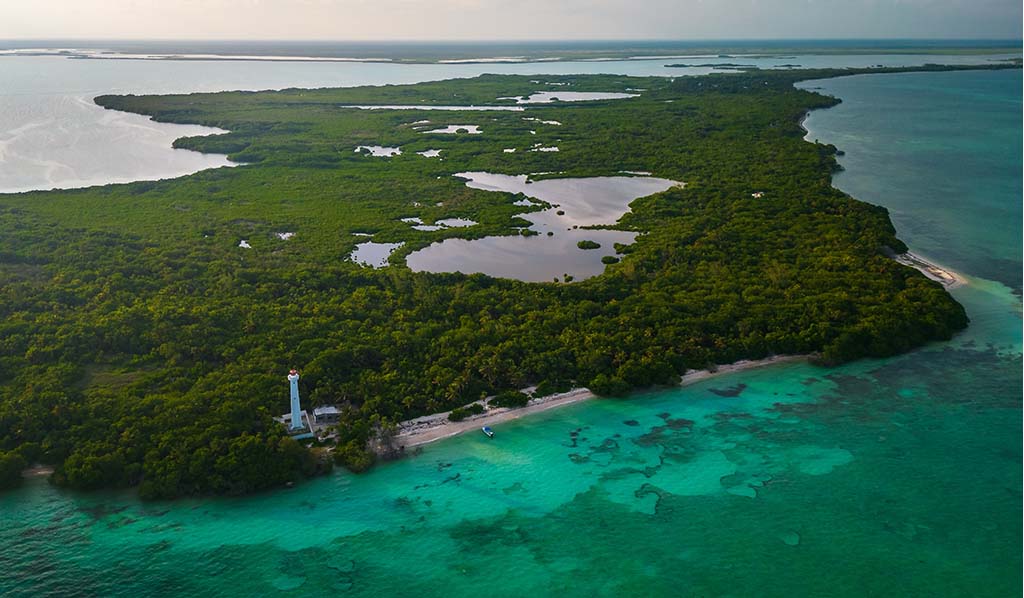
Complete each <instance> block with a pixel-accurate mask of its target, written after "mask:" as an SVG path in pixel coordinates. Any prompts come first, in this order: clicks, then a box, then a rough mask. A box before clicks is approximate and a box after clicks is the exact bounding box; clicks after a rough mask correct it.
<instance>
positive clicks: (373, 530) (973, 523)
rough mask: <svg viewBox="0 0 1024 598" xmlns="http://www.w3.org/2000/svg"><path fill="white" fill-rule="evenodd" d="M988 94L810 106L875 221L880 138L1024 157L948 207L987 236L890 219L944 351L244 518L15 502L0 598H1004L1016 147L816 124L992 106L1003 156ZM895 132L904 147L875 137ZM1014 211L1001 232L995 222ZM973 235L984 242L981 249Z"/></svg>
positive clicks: (413, 469) (36, 489) (396, 474)
mask: <svg viewBox="0 0 1024 598" xmlns="http://www.w3.org/2000/svg"><path fill="white" fill-rule="evenodd" d="M979 75H984V77H988V76H991V75H992V74H988V73H985V74H979ZM1004 75H1005V76H1004V77H1003V78H1002V79H999V80H993V81H989V82H988V83H991V85H992V86H993V87H985V86H984V85H982V86H981V87H979V86H978V85H981V83H979V82H978V81H977V79H975V78H972V77H959V78H953V79H949V78H947V77H948V76H947V75H946V74H936V75H929V76H930V77H933V78H932V79H930V80H925V79H927V77H924V78H922V77H921V76H918V75H900V76H898V77H897V78H896V79H895V80H894V81H893V82H892V83H887V84H885V85H882V84H876V83H875V82H872V80H871V79H870V78H850V79H843V80H833V81H824V82H814V83H813V84H812V85H814V86H822V87H826V88H830V86H831V85H832V84H833V83H836V84H838V85H844V86H847V87H846V88H845V89H844V91H842V92H840V95H841V96H842V97H843V98H844V100H846V101H845V102H844V103H843V104H842V105H841V106H839V107H837V108H833V109H831V110H829V111H823V112H819V113H815V115H813V116H812V117H811V119H810V123H809V127H810V128H811V130H812V134H813V135H816V136H817V137H819V138H820V139H821V140H822V141H828V142H833V143H836V144H837V145H838V146H839V147H840V148H842V149H844V150H846V155H845V156H843V157H842V162H843V164H844V165H845V166H846V168H847V170H846V172H845V173H844V174H843V175H841V176H840V177H838V178H837V184H838V185H839V186H840V187H841V188H843V189H844V190H846V191H849V192H851V193H853V194H854V195H857V196H860V197H863V198H864V199H868V200H870V201H875V202H877V203H882V204H883V205H890V204H889V203H887V201H888V199H889V198H892V197H895V195H893V194H889V193H881V194H879V195H878V196H877V197H875V196H868V195H867V194H862V192H861V191H856V190H855V188H856V187H858V186H860V188H861V189H868V188H871V187H874V188H877V189H883V190H888V189H895V188H898V187H899V185H900V184H901V183H900V182H899V181H897V180H895V179H887V178H886V177H892V176H895V175H893V174H892V172H893V169H890V168H886V167H885V166H886V165H885V164H881V163H875V162H872V160H871V159H870V156H878V157H877V159H878V160H882V161H886V160H891V159H892V158H891V156H888V155H887V154H885V153H874V152H873V151H867V153H866V154H865V153H862V152H861V150H860V149H858V148H866V149H867V150H873V148H874V145H873V144H872V143H871V140H872V139H874V140H878V139H882V138H884V136H885V135H890V134H894V135H897V136H898V137H899V139H901V140H903V141H904V142H908V140H913V139H917V143H919V144H921V145H922V146H926V147H930V146H933V145H935V144H948V143H950V142H949V140H948V139H942V140H938V139H931V136H932V135H946V134H947V133H948V132H949V131H955V134H956V135H958V136H960V137H961V139H962V140H963V144H962V146H960V147H961V151H962V154H963V158H962V159H961V160H959V161H958V164H959V165H960V166H959V168H960V172H961V173H963V176H965V177H973V176H974V174H973V171H972V170H971V169H970V166H971V165H973V164H987V163H988V161H987V160H985V159H982V158H978V157H977V155H976V153H977V152H979V151H982V152H983V153H988V152H989V151H990V148H991V147H992V146H993V145H998V146H999V147H1001V148H1003V149H1004V150H1005V151H1006V152H1011V151H1017V152H1018V154H1017V156H1018V158H1017V165H1016V166H1017V168H1016V170H1015V171H1013V172H1010V171H1005V176H1006V177H1008V178H1009V177H1015V178H1014V180H1006V181H1002V182H1001V183H997V182H992V183H991V185H990V187H989V188H990V189H991V193H985V194H982V195H983V196H982V195H975V194H973V193H967V194H963V195H960V196H959V201H960V202H962V203H963V206H962V208H963V210H964V212H965V213H966V212H967V211H970V212H971V214H972V215H971V217H970V218H978V219H980V220H979V222H981V223H982V224H978V225H977V226H978V227H979V228H975V225H973V224H969V222H970V219H969V218H968V217H967V216H965V217H964V218H961V219H956V218H951V219H950V218H938V217H937V218H932V219H929V218H924V217H922V218H921V219H920V220H919V221H915V222H919V224H917V225H915V226H911V227H906V226H904V221H910V220H913V219H914V218H916V216H915V214H921V215H927V214H929V213H935V212H936V209H937V208H936V207H935V204H936V202H935V201H933V200H932V199H931V198H935V197H938V196H941V195H942V194H943V193H944V191H943V189H944V185H945V182H944V181H946V180H947V178H948V177H947V176H946V174H945V173H941V174H940V173H934V176H923V177H921V178H920V179H919V183H918V184H919V185H920V186H921V188H919V189H918V191H919V192H920V193H919V194H918V195H917V197H918V200H917V201H918V203H915V202H914V201H912V198H911V196H910V195H907V196H906V197H904V198H903V202H902V203H893V204H891V207H893V210H894V216H898V215H899V214H901V213H902V214H905V216H904V217H903V218H904V220H900V219H899V217H897V226H898V228H899V229H900V234H901V237H902V238H903V239H904V240H906V241H907V242H908V244H909V245H910V246H911V247H912V248H913V249H918V250H920V251H921V252H922V253H924V254H925V255H928V256H930V257H933V258H935V259H939V258H940V256H946V255H947V254H942V253H940V250H943V249H944V248H945V249H949V253H948V255H949V256H953V255H954V254H955V255H956V256H959V258H961V261H958V262H954V261H953V260H952V259H950V260H949V262H950V265H953V266H955V267H957V268H959V269H960V270H961V271H962V272H964V273H965V274H967V275H969V276H970V277H971V284H970V285H968V286H966V287H962V288H960V289H957V290H956V291H954V294H955V296H956V297H957V299H958V300H960V301H961V302H962V303H963V304H964V305H965V306H966V308H967V310H968V313H969V315H970V316H971V318H972V324H971V327H970V328H969V329H968V330H967V331H966V332H965V333H963V334H962V335H960V336H958V337H957V338H956V339H955V340H954V341H952V342H950V343H944V344H937V345H932V346H929V347H926V348H924V349H922V350H920V351H916V352H914V353H911V354H908V355H904V356H901V357H898V358H894V359H887V360H870V361H860V362H856V363H853V364H849V365H846V366H844V367H840V368H818V367H814V366H811V365H808V364H799V363H797V364H787V365H780V366H775V367H770V368H765V369H761V370H752V371H748V372H744V373H739V374H729V375H723V376H720V377H716V378H713V379H710V380H706V381H704V382H702V383H699V384H695V385H692V386H687V387H684V388H677V389H670V390H662V391H658V392H649V393H643V394H637V395H635V396H631V397H628V398H622V399H599V400H594V401H589V402H585V403H580V404H575V405H572V406H568V407H565V408H562V409H558V410H554V411H550V412H547V413H544V414H541V415H539V416H537V417H531V418H528V419H527V420H520V421H515V422H511V423H507V424H502V425H500V426H497V430H496V431H497V436H496V438H494V439H493V440H488V439H487V438H485V437H484V436H483V435H482V434H469V435H466V436H463V437H459V438H454V439H451V440H448V441H444V442H439V443H437V444H435V445H431V446H428V447H427V448H426V449H425V450H423V452H422V453H421V454H419V455H418V456H415V457H412V458H408V459H405V460H402V461H399V462H395V463H391V464H388V465H385V466H382V467H378V468H376V469H375V470H373V471H371V472H370V473H368V474H365V475H362V476H352V475H349V474H345V473H337V474H335V475H332V476H330V477H327V478H322V479H318V480H314V481H312V482H309V483H306V484H303V485H301V486H299V487H296V488H294V489H290V490H281V491H277V492H272V493H267V494H263V495H259V496H252V497H246V498H238V499H216V500H188V501H177V502H171V503H143V502H140V501H138V500H137V499H135V498H134V496H133V495H132V494H130V493H118V494H113V493H106V494H79V493H68V492H64V491H61V490H57V489H55V488H52V487H51V486H49V485H48V484H47V483H46V482H45V481H42V480H38V479H37V480H33V481H31V482H29V483H28V484H26V486H25V487H24V488H22V489H20V490H18V491H15V492H12V493H7V494H2V495H0V513H2V518H0V546H2V547H3V550H2V551H0V571H2V572H3V574H2V575H0V595H5V596H29V595H31V596H45V595H61V596H66V595H72V596H74V595H80V596H170V595H181V594H191V595H195V596H276V595H282V596H283V595H288V596H313V595H324V594H329V595H354V596H381V595H392V596H478V595H481V594H483V595H487V596H522V595H526V594H532V595H535V596H547V595H559V596H750V595H759V596H865V595H876V596H1016V595H1020V590H1021V587H1020V586H1021V577H1020V562H1021V517H1020V513H1021V484H1022V479H1021V443H1020V439H1021V426H1022V420H1021V386H1022V375H1021V367H1022V359H1021V303H1020V297H1019V296H1018V295H1017V294H1015V293H1014V292H1013V291H1012V290H1011V288H1010V287H1013V286H1014V285H1013V278H1012V276H1013V275H1014V274H1013V270H1014V269H1016V270H1017V275H1018V276H1019V264H1020V247H1019V242H1018V244H1017V245H1016V246H1014V245H1013V242H1012V239H1013V236H1014V235H1017V238H1018V239H1019V235H1020V230H1019V224H1020V218H1019V210H1020V204H1019V202H1020V195H1019V193H1018V192H1014V191H1013V189H1015V187H1014V185H1016V188H1018V189H1019V186H1020V180H1019V177H1020V169H1019V166H1020V164H1019V144H1017V143H1016V142H1014V143H1013V144H1011V143H1010V142H1009V141H1007V138H1006V137H1004V136H1003V134H1002V133H1003V131H1002V129H999V130H994V129H993V128H986V127H974V128H970V129H969V130H966V131H965V130H961V128H960V126H959V125H958V124H957V121H956V119H953V120H950V119H949V118H948V117H941V116H939V117H938V118H939V120H942V121H944V123H945V125H944V126H939V125H941V124H942V123H936V122H933V121H932V120H930V119H932V118H937V117H936V114H939V115H941V114H942V113H941V111H939V112H936V111H932V110H930V109H928V106H927V104H928V102H929V99H930V98H933V97H939V96H935V95H933V94H930V93H927V92H926V91H921V92H920V93H918V95H917V100H916V101H917V102H918V104H924V105H925V106H924V107H923V108H920V109H919V110H915V111H911V112H910V113H909V114H908V115H907V117H906V120H900V121H895V122H888V121H886V118H885V117H883V116H879V117H878V118H877V119H874V120H872V119H862V120H857V121H856V122H857V123H858V124H857V127H858V129H857V134H858V135H859V136H863V137H864V138H865V139H866V140H868V141H865V142H864V143H863V144H860V145H858V144H856V143H847V142H846V141H844V140H841V139H839V138H838V137H832V134H831V133H828V134H826V133H825V130H826V123H827V121H828V119H829V118H837V119H842V118H846V115H845V114H844V112H843V111H849V110H854V111H857V110H862V111H870V110H871V108H870V105H868V104H862V103H861V102H859V101H857V100H856V99H855V98H854V96H855V94H856V93H858V92H859V90H860V88H859V87H858V85H857V83H856V82H857V81H866V83H865V85H867V86H868V88H869V89H871V94H872V96H871V97H873V98H875V99H874V100H872V101H882V102H887V101H889V96H888V95H887V94H888V93H889V91H887V88H888V87H895V90H890V91H892V93H896V94H901V93H902V91H901V86H902V85H904V84H908V85H909V84H910V83H906V81H912V82H913V84H914V85H915V86H918V88H919V89H923V90H927V89H929V88H933V89H937V90H938V89H942V90H946V91H947V92H950V93H965V94H967V95H970V94H978V95H979V96H987V95H989V94H990V93H995V92H993V91H992V90H993V89H995V90H997V91H998V93H1000V94H1002V93H1006V94H1008V95H1009V97H1011V98H1015V100H1014V101H1009V102H1006V103H1000V102H994V103H992V104H991V105H988V106H989V107H988V108H987V114H986V119H988V120H999V119H1006V120H1005V121H1003V120H999V122H1006V123H1009V124H1008V125H1006V126H1009V127H1011V128H1014V127H1015V129H1014V131H1012V132H1013V134H1014V135H1016V137H1015V138H1017V139H1019V136H1020V126H1021V123H1020V87H1021V86H1020V75H1019V73H1006V74H1004ZM900 77H906V78H907V79H905V80H904V79H900ZM984 77H980V78H981V79H984ZM901 81H903V82H902V83H901ZM951 87H953V88H958V89H959V88H962V89H959V91H957V89H952V90H951ZM1014 90H1015V91H1014ZM944 93H945V92H944ZM1014 94H1015V95H1014ZM940 95H941V94H940ZM1010 112H1012V113H1013V114H1012V115H1010V114H1009V113H1010ZM1010 116H1012V118H1010ZM962 118H963V119H973V118H974V117H973V116H970V115H962ZM917 119H926V120H929V122H927V123H922V122H918V120H917ZM901 124H902V125H906V126H907V127H909V128H910V129H913V130H909V129H908V130H904V131H903V132H902V133H899V134H896V133H892V132H891V131H886V132H884V134H883V132H881V129H882V128H885V129H891V128H892V127H894V126H897V125H901ZM835 130H838V129H835ZM1010 137H1013V135H1011V136H1010ZM950 151H952V150H950ZM996 153H998V152H996ZM928 163H929V164H931V163H934V164H942V163H940V162H928ZM922 167H923V166H922ZM1000 172H1002V171H1000ZM986 185H989V183H986ZM1011 192H1014V193H1017V194H1016V195H1009V193H1011ZM1013 202H1016V210H1018V212H1017V214H1018V216H1017V217H1016V218H1011V217H1008V216H1006V214H1005V213H1004V211H1001V210H1002V208H1001V206H1002V207H1007V206H1009V204H1011V203H1013ZM945 209H948V210H950V211H951V213H953V215H956V213H958V212H957V211H956V210H957V209H958V208H955V207H951V206H947V207H946V208H945ZM1007 209H1011V208H1009V207H1007ZM1011 211H1012V210H1011ZM984 228H987V229H988V231H989V233H990V235H989V236H991V238H992V239H993V242H992V243H990V244H981V245H979V244H977V243H975V239H977V238H983V237H979V236H978V234H977V232H978V231H980V230H982V229H984ZM930 239H942V240H943V243H938V244H936V245H935V246H932V245H929V244H928V243H930V242H931V241H930ZM979 247H981V249H979ZM979 252H982V253H979ZM984 252H990V253H984ZM989 255H992V256H995V258H993V259H996V258H998V260H1001V261H998V262H997V263H995V264H993V263H992V262H991V260H990V258H989V257H987V256H989ZM940 261H941V260H940ZM978 264H981V265H984V266H985V267H986V268H987V269H985V268H980V267H976V265H978ZM1005 283H1010V286H1007V284H1005Z"/></svg>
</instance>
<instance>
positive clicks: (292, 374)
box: [288, 368, 299, 376]
mask: <svg viewBox="0 0 1024 598" xmlns="http://www.w3.org/2000/svg"><path fill="white" fill-rule="evenodd" d="M288 375H289V376H298V375H299V371H298V370H296V369H295V368H292V371H290V372H288Z"/></svg>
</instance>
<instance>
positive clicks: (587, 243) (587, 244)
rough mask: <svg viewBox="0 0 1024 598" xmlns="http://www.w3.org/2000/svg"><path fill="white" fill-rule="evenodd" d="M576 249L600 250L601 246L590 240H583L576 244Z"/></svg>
mask: <svg viewBox="0 0 1024 598" xmlns="http://www.w3.org/2000/svg"><path fill="white" fill-rule="evenodd" d="M576 247H579V248H580V249H600V248H601V244H600V243H598V242H597V241H591V240H590V239H584V240H582V241H577V242H576Z"/></svg>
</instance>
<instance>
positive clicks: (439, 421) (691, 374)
mask: <svg viewBox="0 0 1024 598" xmlns="http://www.w3.org/2000/svg"><path fill="white" fill-rule="evenodd" d="M807 358H808V356H807V355H778V356H775V357H769V358H766V359H757V360H742V361H737V362H735V363H730V364H728V365H722V366H718V367H717V368H716V369H715V370H714V371H711V370H690V371H688V372H686V374H684V375H683V377H682V379H681V380H680V382H679V386H688V385H690V384H694V383H696V382H700V381H702V380H707V379H708V378H712V377H714V376H718V375H720V374H728V373H731V372H741V371H744V370H751V369H755V368H760V367H765V366H769V365H773V364H777V363H785V362H793V361H805V360H806V359H807ZM596 397H597V395H595V394H594V393H592V392H590V390H589V389H587V388H575V389H573V390H570V391H569V392H563V393H558V394H553V395H547V396H544V397H537V398H535V399H531V400H530V402H529V403H528V404H527V405H526V407H521V408H519V409H506V408H499V409H491V410H489V411H487V412H486V413H482V414H480V415H475V416H472V417H468V418H466V419H464V420H462V421H460V422H453V421H449V420H448V413H437V414H434V415H427V416H424V417H419V418H416V419H411V420H407V421H404V422H402V423H400V424H399V425H398V428H399V433H398V434H397V435H396V436H395V441H396V442H397V444H398V445H399V446H402V447H405V448H409V447H415V446H421V445H424V444H429V443H431V442H434V441H437V440H441V439H442V438H450V437H452V436H456V435H458V434H462V433H463V432H468V431H471V430H479V429H480V428H482V427H483V426H493V425H495V424H499V423H501V422H505V421H510V420H513V419H519V418H520V417H524V416H527V415H532V414H534V413H541V412H543V411H547V410H549V409H554V408H556V407H562V406H565V405H571V404H573V403H579V402H580V401H586V400H589V399H593V398H596Z"/></svg>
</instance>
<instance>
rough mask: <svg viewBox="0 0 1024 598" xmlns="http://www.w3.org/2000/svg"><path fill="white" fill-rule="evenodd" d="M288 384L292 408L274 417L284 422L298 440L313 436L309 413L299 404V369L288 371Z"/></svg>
mask: <svg viewBox="0 0 1024 598" xmlns="http://www.w3.org/2000/svg"><path fill="white" fill-rule="evenodd" d="M288 386H289V403H290V405H291V410H290V411H289V412H288V413H285V414H284V415H282V416H281V417H275V418H274V419H275V420H277V421H279V422H281V423H282V424H284V425H285V427H286V428H287V429H288V434H289V435H290V436H291V437H292V438H294V439H296V440H302V439H305V438H313V437H314V434H313V426H312V423H311V422H310V421H309V414H308V413H306V410H305V409H302V407H301V405H300V404H299V372H298V371H297V370H294V369H293V370H292V371H290V372H288Z"/></svg>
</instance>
